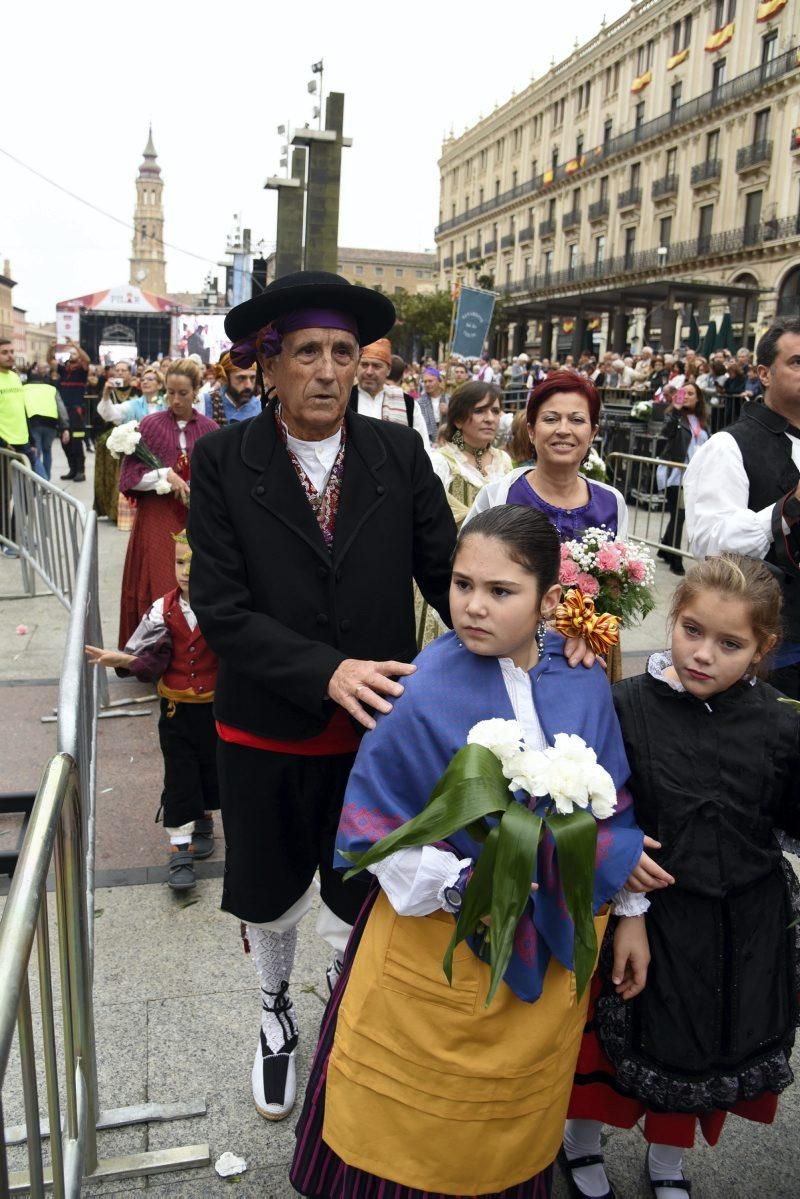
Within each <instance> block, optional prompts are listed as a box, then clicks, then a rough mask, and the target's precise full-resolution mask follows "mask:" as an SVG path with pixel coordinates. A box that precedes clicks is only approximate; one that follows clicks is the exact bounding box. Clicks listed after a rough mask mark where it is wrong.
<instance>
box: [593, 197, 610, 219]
mask: <svg viewBox="0 0 800 1199" xmlns="http://www.w3.org/2000/svg"><path fill="white" fill-rule="evenodd" d="M607 216H608V200H605V199H604V200H595V201H594V203H593V204H590V205H589V220H590V221H604V220H605V219H606V217H607Z"/></svg>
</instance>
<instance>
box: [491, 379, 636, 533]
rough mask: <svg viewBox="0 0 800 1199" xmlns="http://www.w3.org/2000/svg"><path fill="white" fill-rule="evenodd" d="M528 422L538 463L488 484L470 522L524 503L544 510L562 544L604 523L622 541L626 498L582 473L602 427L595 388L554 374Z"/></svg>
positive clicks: (534, 400) (540, 388) (532, 402)
mask: <svg viewBox="0 0 800 1199" xmlns="http://www.w3.org/2000/svg"><path fill="white" fill-rule="evenodd" d="M527 419H528V436H529V437H530V441H531V446H532V448H533V453H534V457H535V460H536V461H535V465H534V466H533V467H530V466H527V465H523V466H519V467H517V468H516V470H512V471H510V472H509V473H508V474H507V475H505V476H504V477H503V478H502V479H498V480H496V481H495V482H492V483H488V484H487V485H486V486H485V487H484V488H483V489H482V490H481V491H480V492H479V493H478V495H477V497H476V499H475V502H474V504H473V505H472V508H471V509H470V512H469V514H468V516H467V520H469V519H470V518H471V517H472V516H474V515H475V514H476V513H477V512H484V511H486V509H487V508H494V507H496V505H497V504H521V505H523V506H524V507H527V508H538V509H539V510H540V511H541V512H544V514H545V516H547V517H548V519H549V520H550V521H551V523H552V524H554V525H555V527H556V529H557V530H558V535H559V537H560V539H561V541H571V540H573V538H578V537H580V536H581V534H582V533H583V532H584V530H585V529H590V528H597V527H599V526H601V525H603V526H605V528H607V529H608V530H609V531H610V532H612V533H614V535H615V536H616V537H619V539H620V540H622V541H624V540H625V537H626V534H627V531H628V509H627V507H626V506H625V500H624V499H623V497H622V495H621V494H620V493H619V492H618V491H617V490H616V488H615V487H610V486H609V485H608V484H607V483H598V482H596V481H595V480H594V479H587V478H586V476H585V475H582V474H581V465H582V464H583V462H584V460H585V459H586V457H587V455H588V453H589V450H590V449H591V445H592V441H593V440H594V437H595V435H596V433H597V429H598V425H599V423H600V396H599V393H598V391H597V388H596V387H595V385H594V384H593V383H592V382H591V380H589V379H587V378H585V377H584V376H583V375H579V374H577V373H576V372H575V371H569V370H563V371H553V372H552V374H549V375H548V376H547V378H546V379H543V380H542V382H541V383H539V384H538V385H537V386H536V387H535V388H534V390H533V392H532V393H531V398H530V399H529V400H528V409H527Z"/></svg>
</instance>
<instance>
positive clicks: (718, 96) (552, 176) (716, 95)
mask: <svg viewBox="0 0 800 1199" xmlns="http://www.w3.org/2000/svg"><path fill="white" fill-rule="evenodd" d="M798 49H799V48H798V46H792V47H791V48H790V49H789V50H786V51H785V53H783V54H779V55H778V56H777V58H774V59H773V60H772V61H771V62H770V63H765V64H763V65H762V66H758V67H754V68H753V69H752V70H750V71H745V73H744V74H743V75H737V76H736V78H735V79H730V80H729V81H728V82H727V83H723V84H722V85H721V86H720V87H716V88H712V90H711V91H708V92H703V94H702V95H700V96H696V97H695V98H694V99H693V100H687V102H686V103H685V104H679V105H678V106H677V107H676V108H674V109H670V111H669V112H665V113H662V114H661V116H658V117H654V118H653V120H652V121H645V122H644V123H643V124H641V125H639V126H638V128H636V127H634V128H633V129H628V130H627V131H626V132H625V133H620V134H618V135H617V136H616V137H612V138H609V139H608V140H607V141H605V142H603V143H602V144H601V145H599V146H596V147H594V148H593V149H590V150H587V151H585V154H584V158H585V162H586V164H587V166H588V165H591V166H596V165H597V164H598V163H602V162H606V161H607V160H608V159H609V158H613V157H614V156H615V155H617V154H623V153H625V151H626V150H630V149H632V148H633V147H634V146H635V147H639V146H641V145H642V143H643V142H647V141H650V140H651V139H652V138H655V137H659V136H660V135H661V134H662V133H666V132H669V131H670V130H672V129H675V128H676V127H678V126H680V125H685V124H687V123H688V122H690V121H694V120H696V119H697V118H698V117H702V116H705V114H706V113H709V112H715V111H716V110H718V109H720V108H723V107H725V105H727V104H730V103H732V102H734V101H736V100H740V99H742V98H743V97H745V96H750V95H751V94H752V93H753V92H757V91H759V90H760V89H762V88H764V87H768V86H769V85H771V84H773V83H775V82H776V81H777V80H779V79H782V78H783V77H784V76H785V75H788V74H790V72H792V71H796V70H797V69H798V68H800V57H798ZM568 165H569V166H570V169H569V170H567V166H568ZM574 174H575V168H574V160H571V161H570V163H569V164H568V163H560V164H559V165H558V166H557V167H556V168H555V169H554V170H553V171H552V172H550V171H548V172H547V176H548V178H547V181H546V182H545V173H544V172H541V173H540V174H538V175H534V176H533V178H531V179H528V180H527V181H526V182H525V183H518V184H517V186H516V187H512V188H510V189H509V190H508V191H505V192H501V193H500V195H499V196H493V197H492V198H491V199H490V200H485V201H484V202H483V203H482V204H478V205H476V206H475V207H474V208H470V209H468V210H467V211H466V212H462V213H460V214H459V215H458V216H455V217H452V218H451V219H450V220H448V221H444V222H443V224H441V225H439V226H438V228H437V229H436V234H437V236H439V235H441V234H442V233H446V232H447V231H448V230H449V229H453V228H455V227H456V226H457V225H462V224H464V223H465V222H466V221H471V220H474V219H475V218H476V217H479V216H483V215H484V214H485V213H487V212H493V211H495V210H496V209H498V208H502V207H503V206H504V205H506V204H510V203H511V202H512V201H514V200H517V199H521V198H522V197H523V196H531V195H533V194H535V193H536V192H541V191H546V190H547V189H549V188H551V187H552V186H553V184H555V183H560V182H561V181H562V180H563V179H568V178H573V177H574Z"/></svg>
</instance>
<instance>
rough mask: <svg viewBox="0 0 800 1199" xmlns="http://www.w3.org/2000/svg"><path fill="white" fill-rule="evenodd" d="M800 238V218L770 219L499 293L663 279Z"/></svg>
mask: <svg viewBox="0 0 800 1199" xmlns="http://www.w3.org/2000/svg"><path fill="white" fill-rule="evenodd" d="M795 237H800V216H798V215H796V214H795V215H793V216H788V217H780V218H770V219H769V220H765V221H762V222H761V223H760V225H745V226H741V227H740V228H738V229H726V230H724V231H723V232H721V233H711V234H709V235H707V236H703V237H693V238H690V239H688V240H687V241H679V242H672V243H671V245H670V246H669V247H668V252H667V254H659V252H658V250H659V248H660V247H657V248H653V249H650V250H640V251H637V252H636V253H634V254H620V255H617V256H616V257H615V258H605V259H603V261H601V262H588V263H578V264H577V265H576V266H574V267H564V268H563V269H561V270H558V271H549V272H548V271H542V272H541V273H540V274H537V275H529V276H528V277H527V278H526V279H518V280H512V281H511V282H510V283H505V284H502V285H501V286H499V287H498V288H497V289H496V290H497V291H498V292H499V293H500V294H502V295H514V294H518V293H523V292H531V293H533V294H535V295H537V297H538V295H539V294H540V293H542V292H544V291H547V290H550V291H557V290H559V289H562V288H563V287H564V285H565V284H568V283H584V282H586V281H588V280H594V279H601V280H603V281H604V282H607V281H608V280H610V279H611V278H613V277H614V276H615V275H634V274H636V275H664V274H665V273H666V274H670V273H671V272H672V271H674V268H675V266H676V265H677V264H679V263H692V262H695V261H696V260H697V259H699V258H713V257H715V256H716V255H720V254H734V253H736V252H738V251H739V250H741V249H743V248H746V247H749V246H752V245H760V244H761V243H762V242H768V241H777V240H779V239H780V238H795Z"/></svg>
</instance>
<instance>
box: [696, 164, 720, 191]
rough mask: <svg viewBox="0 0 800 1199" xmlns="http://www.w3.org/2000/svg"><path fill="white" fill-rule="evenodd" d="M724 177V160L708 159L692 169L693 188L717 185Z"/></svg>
mask: <svg viewBox="0 0 800 1199" xmlns="http://www.w3.org/2000/svg"><path fill="white" fill-rule="evenodd" d="M721 176H722V159H721V158H707V159H706V160H705V162H698V163H697V164H696V165H695V166H693V167H692V174H691V180H692V187H705V185H706V184H707V183H716V181H717V180H718V179H719V178H720V177H721Z"/></svg>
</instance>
